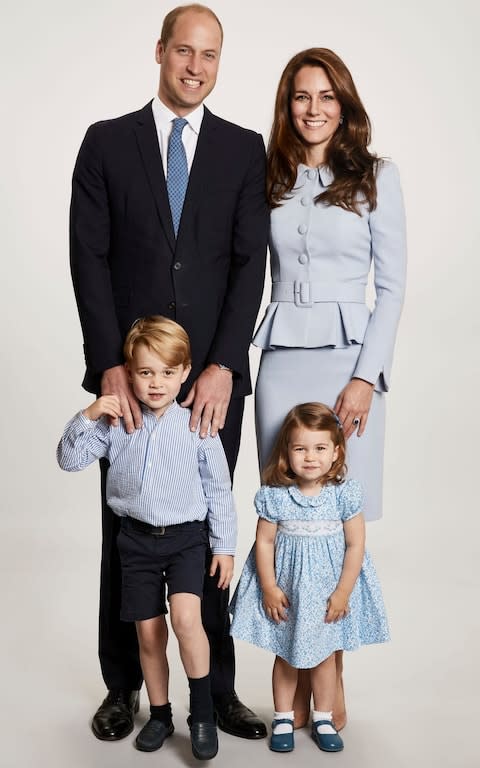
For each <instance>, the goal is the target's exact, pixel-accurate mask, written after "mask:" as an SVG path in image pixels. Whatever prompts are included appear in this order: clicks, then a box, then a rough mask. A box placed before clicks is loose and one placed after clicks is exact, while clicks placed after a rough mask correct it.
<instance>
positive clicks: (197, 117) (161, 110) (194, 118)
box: [152, 96, 205, 135]
mask: <svg viewBox="0 0 480 768" xmlns="http://www.w3.org/2000/svg"><path fill="white" fill-rule="evenodd" d="M152 112H153V117H154V120H155V125H156V126H157V127H158V128H159V129H160V130H166V129H168V128H170V123H171V122H172V120H175V118H176V117H178V115H176V114H175V112H172V110H171V109H169V108H168V107H167V106H165V104H164V103H163V101H160V99H159V98H158V96H155V98H154V99H153V101H152ZM204 112H205V107H204V106H203V104H200V106H199V107H196V108H195V109H194V110H193V111H192V112H189V113H188V115H185V120H186V121H187V122H188V124H189V126H190V128H191V129H192V131H195V133H196V134H197V135H198V134H199V133H200V128H201V126H202V120H203V115H204Z"/></svg>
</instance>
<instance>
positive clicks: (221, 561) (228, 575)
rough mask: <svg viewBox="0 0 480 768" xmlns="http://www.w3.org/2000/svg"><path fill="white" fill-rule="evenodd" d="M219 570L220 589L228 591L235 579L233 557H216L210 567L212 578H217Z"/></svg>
mask: <svg viewBox="0 0 480 768" xmlns="http://www.w3.org/2000/svg"><path fill="white" fill-rule="evenodd" d="M217 570H218V571H219V572H220V573H219V576H218V585H217V586H218V588H219V589H227V587H228V586H229V585H230V582H231V580H232V578H233V555H214V556H213V557H212V564H211V565H210V576H215V574H216V572H217Z"/></svg>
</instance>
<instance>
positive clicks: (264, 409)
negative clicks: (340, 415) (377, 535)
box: [255, 344, 385, 520]
mask: <svg viewBox="0 0 480 768" xmlns="http://www.w3.org/2000/svg"><path fill="white" fill-rule="evenodd" d="M361 349H362V347H361V345H360V344H351V345H350V346H348V347H342V348H338V347H319V348H316V349H297V348H291V349H290V348H277V349H274V350H265V351H263V352H262V358H261V361H260V369H259V372H258V378H257V384H256V389H255V421H256V430H257V444H258V454H259V463H260V467H263V466H265V464H266V462H267V460H268V457H269V456H270V453H271V451H272V448H273V444H274V442H275V438H276V436H277V434H278V431H279V429H280V426H281V424H282V422H283V419H284V418H285V416H286V415H287V413H288V411H289V410H290V408H293V406H294V405H298V404H299V403H307V402H311V401H317V402H320V403H325V405H328V406H330V407H331V408H333V406H334V405H335V401H336V399H337V397H338V395H339V393H340V392H341V390H342V389H343V388H344V387H345V386H346V384H348V382H349V381H350V379H351V377H352V375H353V372H354V370H355V366H356V363H357V359H358V355H359V354H360V351H361ZM384 438H385V396H384V393H383V392H380V391H377V390H375V392H374V394H373V400H372V407H371V409H370V413H369V416H368V422H367V427H366V430H365V432H364V434H363V435H362V437H357V435H356V434H353V435H352V436H351V437H350V439H349V440H348V442H347V466H348V477H353V478H355V480H358V481H359V483H360V484H361V485H362V487H363V491H364V494H365V504H364V508H363V514H364V517H365V519H366V520H377V519H378V518H380V517H381V516H382V492H383V451H384Z"/></svg>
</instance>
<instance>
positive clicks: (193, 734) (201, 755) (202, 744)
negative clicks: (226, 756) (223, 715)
mask: <svg viewBox="0 0 480 768" xmlns="http://www.w3.org/2000/svg"><path fill="white" fill-rule="evenodd" d="M187 723H188V727H189V728H190V741H191V742H192V752H193V756H194V757H196V758H197V760H211V759H212V758H213V757H215V755H216V754H217V752H218V736H217V726H216V725H215V723H202V722H198V723H193V722H192V718H191V717H189V718H188V719H187Z"/></svg>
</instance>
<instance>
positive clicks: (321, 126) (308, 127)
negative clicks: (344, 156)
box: [290, 67, 342, 165]
mask: <svg viewBox="0 0 480 768" xmlns="http://www.w3.org/2000/svg"><path fill="white" fill-rule="evenodd" d="M290 110H291V115H292V122H293V125H294V127H295V129H296V131H297V133H298V135H299V136H300V138H301V139H303V141H304V143H305V144H306V145H307V162H309V164H315V165H319V164H320V163H323V162H324V159H325V150H326V148H327V146H328V143H329V141H330V139H331V138H332V136H333V134H334V133H335V131H336V130H337V128H338V126H339V124H340V115H341V111H342V108H341V105H340V102H339V101H338V100H337V97H336V96H335V93H334V92H333V90H332V84H331V82H330V80H329V79H328V77H327V74H326V72H325V70H324V69H322V67H302V69H300V70H299V71H298V72H297V74H296V75H295V78H294V80H293V92H292V97H291V101H290Z"/></svg>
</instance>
